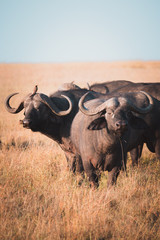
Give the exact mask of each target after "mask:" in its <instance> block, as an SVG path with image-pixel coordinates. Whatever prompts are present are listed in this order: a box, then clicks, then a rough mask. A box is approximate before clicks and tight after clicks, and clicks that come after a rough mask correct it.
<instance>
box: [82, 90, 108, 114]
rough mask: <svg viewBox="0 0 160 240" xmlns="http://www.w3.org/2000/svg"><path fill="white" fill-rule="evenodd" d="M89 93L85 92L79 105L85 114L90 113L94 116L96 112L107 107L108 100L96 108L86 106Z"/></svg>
mask: <svg viewBox="0 0 160 240" xmlns="http://www.w3.org/2000/svg"><path fill="white" fill-rule="evenodd" d="M88 94H89V92H87V93H85V94H84V95H83V96H82V97H81V98H80V100H79V103H78V106H79V109H80V110H81V112H83V113H84V114H85V115H88V116H93V115H96V114H98V113H100V112H102V111H103V110H104V109H105V108H106V104H107V101H105V102H104V103H102V104H101V105H100V106H98V107H96V108H94V109H87V108H86V107H85V106H84V100H85V98H86V96H87V95H88Z"/></svg>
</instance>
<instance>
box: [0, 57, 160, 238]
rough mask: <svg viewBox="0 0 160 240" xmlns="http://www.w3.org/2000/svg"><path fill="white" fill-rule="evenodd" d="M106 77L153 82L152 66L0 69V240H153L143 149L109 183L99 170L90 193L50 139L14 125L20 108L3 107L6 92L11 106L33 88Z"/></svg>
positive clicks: (159, 201)
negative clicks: (96, 184)
mask: <svg viewBox="0 0 160 240" xmlns="http://www.w3.org/2000/svg"><path fill="white" fill-rule="evenodd" d="M111 80H130V81H133V82H160V62H141V61H139V62H111V63H109V62H108V63H107V62H104V63H66V64H0V93H1V95H0V199H1V200H0V239H2V240H6V239H7V240H11V239H15V240H23V239H25V240H30V239H33V240H43V239H46V240H54V239H55V240H58V239H67V240H68V239H70V240H72V239H75V240H76V239H77V240H79V239H85V240H105V239H116V240H119V239H126V240H132V239H133V240H138V239H139V240H144V239H145V240H146V239H148V240H149V239H150V240H158V239H160V162H159V161H158V160H157V159H156V157H155V155H154V154H153V153H150V152H149V151H148V150H147V148H146V147H145V148H144V150H143V154H142V157H141V159H140V161H139V165H138V167H134V168H133V167H132V165H131V160H130V156H129V155H128V162H127V176H126V174H125V173H124V172H121V173H120V175H119V177H118V180H117V184H116V186H114V187H112V188H111V189H107V184H106V183H107V173H104V172H103V173H102V175H101V180H100V186H99V188H98V189H96V190H93V189H91V188H90V186H89V182H88V180H87V178H84V179H83V180H82V181H80V178H81V177H80V176H78V175H76V176H75V175H73V174H72V173H71V172H69V171H68V169H67V163H66V159H65V156H64V153H63V151H62V150H61V149H60V147H59V146H58V145H57V144H56V143H55V142H54V141H53V140H51V139H49V138H47V137H46V136H43V135H42V134H40V133H34V132H31V131H30V130H28V129H24V128H23V127H22V126H21V125H20V124H19V120H20V119H23V117H24V116H23V111H22V112H20V113H19V114H15V115H14V114H10V113H8V112H7V111H6V109H5V105H4V101H5V98H6V97H7V96H8V95H9V94H10V93H13V92H19V95H16V96H15V97H13V99H11V106H13V107H14V106H15V107H16V106H17V105H18V103H19V102H20V100H21V99H23V97H25V96H26V95H27V94H29V93H31V92H32V91H33V88H34V86H35V85H38V92H42V93H45V94H47V95H49V94H50V93H52V92H54V91H56V90H57V89H58V87H59V85H61V84H63V83H65V82H71V81H74V82H75V84H77V85H79V86H81V87H87V82H88V83H90V84H91V83H95V82H97V83H98V82H104V81H111ZM80 182H81V184H79V183H80Z"/></svg>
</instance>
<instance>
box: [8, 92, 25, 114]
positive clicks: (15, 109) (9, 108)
mask: <svg viewBox="0 0 160 240" xmlns="http://www.w3.org/2000/svg"><path fill="white" fill-rule="evenodd" d="M17 94H18V93H12V94H10V95H9V96H8V97H7V98H6V101H5V106H6V109H7V111H8V112H10V113H13V114H16V113H19V112H20V111H21V110H22V109H23V108H24V105H23V101H22V102H21V103H20V104H19V106H18V107H17V108H12V107H11V106H10V104H9V101H10V99H11V97H13V96H14V95H17Z"/></svg>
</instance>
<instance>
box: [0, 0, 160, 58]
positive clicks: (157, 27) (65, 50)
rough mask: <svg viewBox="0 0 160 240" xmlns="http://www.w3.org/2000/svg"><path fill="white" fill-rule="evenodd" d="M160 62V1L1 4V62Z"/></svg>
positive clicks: (17, 0)
mask: <svg viewBox="0 0 160 240" xmlns="http://www.w3.org/2000/svg"><path fill="white" fill-rule="evenodd" d="M117 60H160V0H0V62H74V61H77V62H79V61H85V62H87V61H117Z"/></svg>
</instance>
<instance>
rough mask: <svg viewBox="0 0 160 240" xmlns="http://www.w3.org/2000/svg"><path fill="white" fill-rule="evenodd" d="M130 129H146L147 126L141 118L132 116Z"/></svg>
mask: <svg viewBox="0 0 160 240" xmlns="http://www.w3.org/2000/svg"><path fill="white" fill-rule="evenodd" d="M130 124H131V127H133V128H135V129H147V128H148V125H147V124H146V123H145V121H144V120H143V119H142V118H139V117H136V116H134V117H133V119H132V120H131V121H130Z"/></svg>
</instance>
